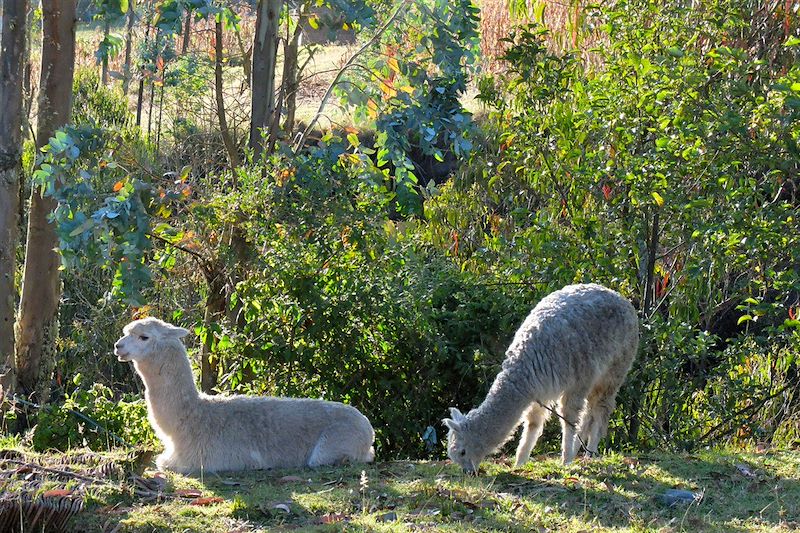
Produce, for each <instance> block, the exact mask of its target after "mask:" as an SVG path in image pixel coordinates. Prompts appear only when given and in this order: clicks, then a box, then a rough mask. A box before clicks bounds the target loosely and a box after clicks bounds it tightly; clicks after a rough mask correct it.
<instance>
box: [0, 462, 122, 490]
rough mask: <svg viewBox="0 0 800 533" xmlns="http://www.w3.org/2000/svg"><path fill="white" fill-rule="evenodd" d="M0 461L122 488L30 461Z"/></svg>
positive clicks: (103, 480) (101, 480)
mask: <svg viewBox="0 0 800 533" xmlns="http://www.w3.org/2000/svg"><path fill="white" fill-rule="evenodd" d="M0 461H2V462H5V463H12V464H16V465H21V466H27V467H29V468H35V469H37V470H41V471H43V472H48V473H50V474H58V475H60V476H68V477H74V478H76V479H80V480H82V481H88V482H90V483H96V484H99V485H112V486H114V487H117V486H120V485H119V484H118V483H112V482H111V481H107V480H105V479H99V478H96V477H90V476H84V475H83V474H78V473H77V472H70V471H69V470H58V469H56V468H49V467H47V466H41V465H37V464H36V463H29V462H28V461H19V460H17V459H0Z"/></svg>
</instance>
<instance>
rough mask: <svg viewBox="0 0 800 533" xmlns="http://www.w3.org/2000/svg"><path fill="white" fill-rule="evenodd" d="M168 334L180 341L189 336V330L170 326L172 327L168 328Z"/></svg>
mask: <svg viewBox="0 0 800 533" xmlns="http://www.w3.org/2000/svg"><path fill="white" fill-rule="evenodd" d="M167 334H168V335H169V336H170V337H177V338H179V339H182V338H184V337H185V336H186V335H188V334H189V330H188V329H184V328H179V327H178V326H173V325H171V324H170V326H169V327H168V328H167Z"/></svg>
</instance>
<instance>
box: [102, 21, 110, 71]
mask: <svg viewBox="0 0 800 533" xmlns="http://www.w3.org/2000/svg"><path fill="white" fill-rule="evenodd" d="M104 18H105V21H104V22H103V42H106V41H108V34H109V33H111V23H110V22H109V21H108V15H107V14H106V16H105V17H104ZM100 81H101V82H102V83H103V85H108V48H106V51H105V54H104V55H103V61H102V63H101V67H100Z"/></svg>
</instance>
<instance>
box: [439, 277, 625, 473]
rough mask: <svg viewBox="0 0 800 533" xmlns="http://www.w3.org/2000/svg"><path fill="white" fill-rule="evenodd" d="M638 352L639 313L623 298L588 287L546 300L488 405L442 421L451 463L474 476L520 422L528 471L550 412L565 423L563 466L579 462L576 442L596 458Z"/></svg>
mask: <svg viewBox="0 0 800 533" xmlns="http://www.w3.org/2000/svg"><path fill="white" fill-rule="evenodd" d="M638 345H639V327H638V320H637V316H636V311H635V310H634V308H633V306H632V305H631V303H630V302H628V301H627V300H626V299H624V298H623V297H622V296H620V295H619V294H618V293H616V292H614V291H612V290H610V289H607V288H605V287H603V286H601V285H596V284H584V285H570V286H567V287H564V288H563V289H561V290H558V291H556V292H554V293H552V294H550V295H548V296H546V297H545V298H544V299H542V301H541V302H539V305H537V306H536V307H535V308H534V309H533V311H531V313H530V314H529V315H528V318H526V319H525V322H523V324H522V326H521V327H520V328H519V330H518V331H517V333H516V335H515V336H514V340H513V341H512V343H511V346H509V348H508V350H507V351H506V358H505V361H503V366H502V370H501V371H500V373H499V374H498V375H497V377H496V378H495V380H494V383H493V384H492V387H491V389H490V390H489V393H488V395H487V396H486V399H485V400H484V401H483V403H482V404H481V405H480V406H479V407H477V408H475V409H473V410H472V411H470V412H469V413H468V414H466V415H464V414H462V413H461V412H460V411H459V410H458V409H456V408H455V407H453V408H451V409H450V416H451V418H446V419H444V420H443V422H444V424H445V425H446V426H447V427H448V428H449V433H448V455H449V456H450V459H452V460H453V461H454V462H455V463H457V464H459V465H460V466H461V467H462V468H463V469H464V471H466V472H468V473H476V472H477V469H478V465H479V464H480V462H481V461H482V460H483V458H484V457H486V456H487V455H489V454H490V453H494V452H495V451H497V449H498V448H499V447H500V446H502V445H503V444H504V443H505V442H506V441H507V440H508V439H509V438H511V435H512V434H513V432H514V430H515V429H516V428H517V426H518V425H519V424H520V423H522V424H523V431H522V437H521V439H520V443H519V447H518V448H517V454H516V466H517V467H519V466H522V465H523V464H525V463H526V462H527V461H528V459H529V458H530V454H531V450H532V449H533V447H534V446H535V445H536V441H537V440H538V439H539V437H540V436H541V434H542V429H543V427H544V424H545V422H546V421H547V419H548V418H549V415H550V407H551V406H556V409H557V412H558V414H559V416H560V417H561V426H562V442H561V459H562V461H563V462H564V463H565V464H567V463H569V462H571V461H572V460H573V459H574V458H575V456H576V454H577V452H578V449H577V445H578V442H577V441H578V438H579V439H580V441H581V442H582V443H584V444H585V446H586V453H587V455H591V454H594V453H596V452H597V445H598V442H599V441H600V440H601V439H602V438H603V437H605V434H606V432H607V430H608V419H609V417H610V415H611V413H612V411H613V410H614V407H615V405H616V400H615V398H616V395H617V391H618V390H619V388H620V386H621V385H622V382H623V381H624V380H625V375H626V374H627V373H628V370H629V369H630V367H631V364H632V363H633V359H634V357H635V356H636V351H637V349H638ZM578 436H579V437H578Z"/></svg>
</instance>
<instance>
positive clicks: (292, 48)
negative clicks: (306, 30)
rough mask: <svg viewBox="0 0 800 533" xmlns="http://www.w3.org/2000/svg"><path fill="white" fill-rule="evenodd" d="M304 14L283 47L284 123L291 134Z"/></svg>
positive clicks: (298, 80) (298, 81) (298, 82)
mask: <svg viewBox="0 0 800 533" xmlns="http://www.w3.org/2000/svg"><path fill="white" fill-rule="evenodd" d="M304 17H305V16H304V14H303V11H302V6H301V11H300V14H299V16H298V17H297V27H295V29H294V34H293V35H292V37H291V39H289V40H288V41H287V42H286V44H285V45H284V47H283V50H284V58H283V82H282V83H283V94H284V95H285V96H284V100H285V102H286V104H285V107H286V121H285V122H284V123H283V130H284V131H285V132H286V133H287V134H291V133H292V130H293V129H294V117H295V113H296V111H297V89H298V88H299V87H300V79H299V74H300V73H299V72H298V56H299V54H300V36H301V35H302V33H303V19H304Z"/></svg>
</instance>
